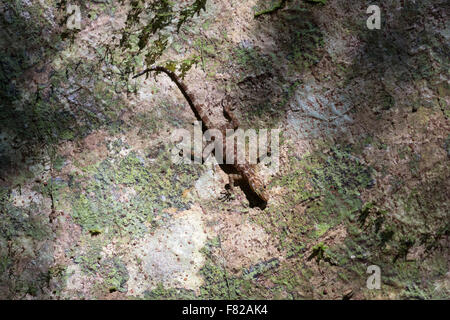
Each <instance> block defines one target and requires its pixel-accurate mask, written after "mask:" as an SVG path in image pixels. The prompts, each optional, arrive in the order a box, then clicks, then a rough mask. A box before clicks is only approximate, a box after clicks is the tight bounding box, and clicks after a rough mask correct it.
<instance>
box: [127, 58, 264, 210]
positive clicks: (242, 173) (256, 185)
mask: <svg viewBox="0 0 450 320" xmlns="http://www.w3.org/2000/svg"><path fill="white" fill-rule="evenodd" d="M149 72H156V73H160V72H163V73H165V74H166V75H167V76H169V78H170V79H171V80H172V81H173V82H174V83H175V84H176V86H177V87H178V89H179V90H180V91H181V93H182V94H183V96H184V98H185V99H186V101H187V102H188V104H189V106H190V107H191V108H192V110H193V111H194V113H195V115H196V117H197V118H199V119H201V120H202V122H203V125H204V126H205V127H206V128H207V129H218V130H220V131H221V132H222V137H223V143H222V146H223V155H224V156H225V157H226V154H227V152H226V129H230V124H231V128H232V129H237V127H238V126H239V122H238V120H237V118H236V116H235V115H234V114H233V112H232V111H231V108H230V107H229V104H228V103H227V102H226V101H225V100H222V107H223V111H224V114H225V115H226V116H227V117H228V118H229V120H230V124H229V125H227V126H222V127H220V128H216V126H215V125H214V123H213V122H212V121H211V119H210V118H209V115H208V111H207V110H206V108H205V106H204V105H203V104H199V103H197V101H196V99H195V95H194V94H193V93H192V92H191V91H190V90H189V89H188V87H187V86H186V85H185V84H184V83H183V81H181V79H180V78H179V77H178V76H177V75H176V74H175V73H174V72H172V71H170V70H168V69H167V68H164V67H161V66H156V67H152V68H147V69H145V70H144V71H142V72H140V73H138V74H137V75H135V76H133V79H135V78H137V77H140V76H142V75H144V74H148V73H149ZM233 152H234V161H233V164H232V165H233V167H234V168H235V170H236V171H237V172H238V174H230V175H229V179H230V184H229V185H230V188H231V189H233V187H234V183H235V182H236V181H239V180H243V181H244V182H245V183H246V184H248V185H249V187H250V189H251V190H252V191H253V192H254V193H255V194H256V195H257V196H258V198H259V199H260V200H262V201H263V202H264V203H267V202H268V201H269V198H270V197H269V194H268V191H267V186H266V184H265V183H264V181H263V179H262V178H261V177H259V175H258V174H257V173H256V170H255V169H256V168H255V165H253V164H249V163H238V161H237V159H238V157H237V149H236V145H235V148H234V150H233Z"/></svg>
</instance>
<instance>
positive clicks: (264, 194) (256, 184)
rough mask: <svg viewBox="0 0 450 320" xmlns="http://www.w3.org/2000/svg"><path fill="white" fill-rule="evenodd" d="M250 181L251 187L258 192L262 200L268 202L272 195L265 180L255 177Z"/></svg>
mask: <svg viewBox="0 0 450 320" xmlns="http://www.w3.org/2000/svg"><path fill="white" fill-rule="evenodd" d="M250 182H251V183H250V188H251V189H252V190H253V192H254V193H256V194H257V195H258V197H259V198H260V199H261V200H263V201H264V202H268V201H269V198H270V197H269V192H268V190H267V185H266V184H265V183H264V181H262V180H261V179H258V178H255V177H253V178H252V181H250Z"/></svg>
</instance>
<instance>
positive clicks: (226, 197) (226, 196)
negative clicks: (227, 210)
mask: <svg viewBox="0 0 450 320" xmlns="http://www.w3.org/2000/svg"><path fill="white" fill-rule="evenodd" d="M220 195H221V196H220V197H219V200H220V201H222V202H230V201H232V200H234V194H233V193H232V192H231V190H230V189H225V190H224V191H222V192H221V193H220Z"/></svg>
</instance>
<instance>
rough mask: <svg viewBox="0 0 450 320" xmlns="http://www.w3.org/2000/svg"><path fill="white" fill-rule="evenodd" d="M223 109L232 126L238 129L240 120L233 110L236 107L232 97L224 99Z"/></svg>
mask: <svg viewBox="0 0 450 320" xmlns="http://www.w3.org/2000/svg"><path fill="white" fill-rule="evenodd" d="M222 109H223V113H224V115H225V117H226V118H227V119H228V120H229V121H230V122H231V126H232V128H233V129H234V130H236V129H237V128H238V127H239V120H238V118H237V117H236V115H235V114H234V113H233V111H232V110H234V107H233V104H232V102H231V99H230V97H226V98H224V99H222Z"/></svg>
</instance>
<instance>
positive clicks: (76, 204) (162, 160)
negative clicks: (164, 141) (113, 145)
mask: <svg viewBox="0 0 450 320" xmlns="http://www.w3.org/2000/svg"><path fill="white" fill-rule="evenodd" d="M118 147H119V148H120V146H118ZM200 173H201V167H199V166H189V165H183V166H179V165H174V164H173V163H172V161H171V159H170V158H169V154H168V153H167V152H166V151H162V152H161V153H160V154H159V156H158V159H157V160H156V161H154V162H150V163H149V162H147V160H145V159H143V158H141V157H140V156H138V155H137V154H135V153H130V154H129V155H128V156H126V157H125V158H123V159H119V161H111V160H109V159H108V160H104V161H103V162H101V163H99V164H98V165H96V166H95V167H94V168H93V169H91V170H89V171H88V172H86V175H85V176H83V177H81V178H80V181H79V183H73V184H72V188H71V195H70V197H69V201H70V202H71V203H72V204H73V207H72V216H73V218H74V220H75V221H76V222H77V223H79V224H80V225H81V226H82V227H83V228H84V229H85V230H87V231H90V230H91V231H92V230H99V231H101V232H102V233H106V234H107V235H114V234H117V233H119V234H121V235H125V234H127V235H129V236H132V237H139V236H140V235H142V234H144V233H146V232H148V229H149V227H150V228H154V227H156V226H157V225H158V222H156V220H158V219H160V218H162V219H163V220H164V219H167V218H169V216H167V214H165V213H164V212H163V210H164V209H167V208H176V209H179V210H185V209H188V208H189V207H190V202H189V201H188V200H186V199H185V198H184V197H183V196H182V194H183V191H185V190H186V189H189V188H191V187H192V185H193V183H194V182H195V180H196V179H197V178H198V177H199V175H200ZM82 185H83V187H82V189H81V186H82ZM127 188H128V189H127ZM124 190H129V191H128V192H131V193H130V194H129V195H128V196H127V199H126V200H122V201H120V200H119V197H120V194H121V193H123V192H124ZM74 191H75V193H74ZM161 221H162V220H161ZM148 222H150V224H151V225H150V226H148Z"/></svg>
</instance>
